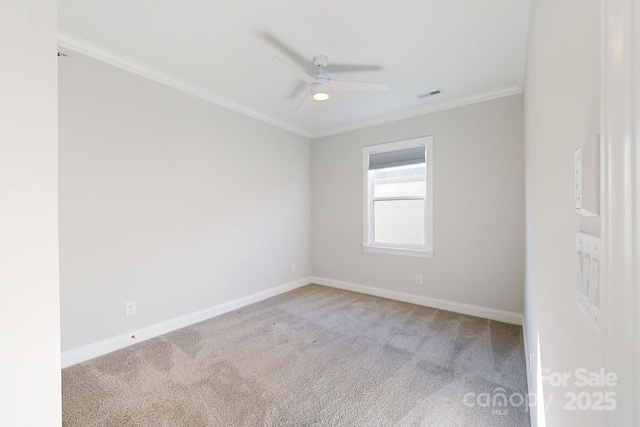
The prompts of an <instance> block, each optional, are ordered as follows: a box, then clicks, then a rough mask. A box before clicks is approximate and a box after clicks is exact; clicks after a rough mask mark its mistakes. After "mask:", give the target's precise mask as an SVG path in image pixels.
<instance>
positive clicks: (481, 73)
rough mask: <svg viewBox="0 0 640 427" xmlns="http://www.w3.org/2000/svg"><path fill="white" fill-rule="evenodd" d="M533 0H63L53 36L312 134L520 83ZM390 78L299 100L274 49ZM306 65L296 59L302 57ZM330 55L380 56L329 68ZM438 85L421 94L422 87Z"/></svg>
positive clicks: (348, 59)
mask: <svg viewBox="0 0 640 427" xmlns="http://www.w3.org/2000/svg"><path fill="white" fill-rule="evenodd" d="M529 2H530V0H481V1H478V0H400V1H398V2H393V1H381V0H373V1H372V0H324V1H304V0H268V1H266V0H235V1H223V0H218V1H212V0H189V1H175V0H59V2H58V8H59V12H58V13H59V22H58V25H59V40H60V45H61V46H62V50H64V51H65V52H66V53H68V54H73V50H75V51H78V52H82V53H85V54H88V55H90V56H93V57H96V58H99V59H102V60H105V61H107V62H110V63H112V64H114V65H117V66H120V67H122V68H125V69H129V70H131V71H134V72H137V73H139V74H142V75H145V76H147V77H150V78H153V79H155V80H157V81H161V82H163V83H166V84H169V85H171V86H174V87H177V88H179V89H182V90H185V91H187V92H190V93H193V94H195V95H198V96H201V97H203V98H206V99H209V100H211V101H213V102H216V103H218V104H222V105H224V106H227V107H230V108H232V109H235V110H238V111H241V112H243V113H245V114H248V115H250V116H253V117H256V118H259V119H261V120H264V121H267V122H269V123H273V124H275V125H277V126H280V127H283V128H286V129H289V130H292V131H294V132H296V133H299V134H301V135H304V136H307V137H318V136H322V135H328V134H332V133H336V132H341V131H345V130H349V129H355V128H358V127H362V126H367V125H371V124H376V123H382V122H385V121H389V120H395V119H399V118H404V117H410V116H415V115H418V114H422V113H425V112H429V111H435V110H439V109H443V108H450V107H452V106H456V105H462V104H466V103H471V102H476V101H480V100H485V99H491V98H494V97H497V96H503V95H508V94H512V93H518V92H521V91H522V87H523V75H524V61H525V48H526V35H527V26H528V21H529V19H528V4H529ZM318 54H325V55H327V56H328V57H329V66H328V67H327V70H326V71H327V73H328V74H329V75H330V76H331V77H332V78H333V79H335V80H357V81H367V82H381V83H387V84H388V85H389V86H390V88H391V90H390V91H388V92H340V93H334V94H333V96H332V97H331V99H330V100H329V101H326V102H323V103H318V102H313V103H309V104H306V105H305V106H303V108H302V109H301V110H300V111H298V113H297V114H294V111H295V109H296V107H297V106H298V104H299V103H300V101H301V100H302V99H303V97H304V96H305V91H306V92H308V89H306V88H305V89H304V91H303V92H298V93H297V94H296V96H295V97H290V95H291V93H292V91H294V89H295V88H296V87H297V85H298V80H297V79H296V78H295V77H293V76H292V75H291V74H289V73H287V72H286V71H285V70H284V69H283V68H282V67H280V66H278V64H277V63H275V62H273V61H272V58H273V57H274V56H278V57H280V58H282V59H285V60H286V61H289V62H291V63H293V64H295V65H297V66H298V67H300V68H305V70H307V71H308V72H310V73H312V64H311V61H312V58H313V57H314V56H315V55H318ZM302 58H304V59H306V60H307V63H306V64H305V63H300V59H302ZM332 63H335V64H337V63H348V64H362V65H377V66H379V69H378V70H369V71H359V72H348V73H345V72H337V71H333V72H332V69H331V64H332ZM438 89H439V90H441V91H442V94H440V95H437V96H433V97H428V98H424V99H419V98H418V97H417V95H418V94H422V93H425V92H430V91H434V90H438Z"/></svg>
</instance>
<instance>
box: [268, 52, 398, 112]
mask: <svg viewBox="0 0 640 427" xmlns="http://www.w3.org/2000/svg"><path fill="white" fill-rule="evenodd" d="M273 60H274V61H275V62H277V63H278V64H280V65H281V66H283V67H284V68H285V69H286V70H288V71H289V72H290V73H291V74H293V75H294V76H296V77H298V78H299V79H300V80H302V81H303V82H305V83H307V84H308V85H309V86H310V91H309V93H308V94H307V96H305V98H304V99H303V100H302V102H301V103H300V105H298V108H296V111H295V112H298V110H299V109H300V107H301V106H302V105H303V104H305V103H306V102H307V101H309V100H315V101H326V100H327V99H329V97H330V96H331V92H332V91H336V92H344V91H385V90H389V86H388V85H386V84H384V83H367V82H355V81H344V80H331V77H329V75H328V74H327V73H326V72H325V68H326V67H327V65H328V64H329V59H328V58H327V56H326V55H317V56H315V57H314V58H313V65H314V66H315V70H316V73H315V77H314V76H311V75H310V74H307V73H305V72H304V71H302V70H301V69H299V68H298V67H296V66H294V65H291V64H290V63H288V62H287V61H285V60H283V59H280V58H278V57H277V56H274V57H273Z"/></svg>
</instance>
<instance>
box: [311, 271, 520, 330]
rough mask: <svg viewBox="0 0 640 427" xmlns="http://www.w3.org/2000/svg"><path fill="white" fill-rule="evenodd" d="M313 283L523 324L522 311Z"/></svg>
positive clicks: (335, 283) (319, 280)
mask: <svg viewBox="0 0 640 427" xmlns="http://www.w3.org/2000/svg"><path fill="white" fill-rule="evenodd" d="M310 280H311V282H312V283H316V284H318V285H323V286H330V287H332V288H336V289H342V290H345V291H352V292H359V293H362V294H367V295H373V296H377V297H382V298H389V299H393V300H397V301H403V302H408V303H411V304H417V305H423V306H426V307H432V308H437V309H440V310H447V311H453V312H455V313H461V314H467V315H469V316H475V317H482V318H483V319H489V320H495V321H498V322H505V323H511V324H513V325H522V323H523V316H522V314H520V313H513V312H510V311H503V310H497V309H495V308H486V307H480V306H477V305H471V304H465V303H460V302H455V301H448V300H443V299H437V298H430V297H425V296H422V295H415V294H408V293H405V292H399V291H392V290H389V289H382V288H375V287H373V286H367V285H360V284H356V283H349V282H342V281H340V280H333V279H327V278H324V277H311V278H310Z"/></svg>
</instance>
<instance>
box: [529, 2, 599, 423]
mask: <svg viewBox="0 0 640 427" xmlns="http://www.w3.org/2000/svg"><path fill="white" fill-rule="evenodd" d="M599 22H600V2H599V1H596V0H588V1H585V0H568V1H563V2H557V1H553V0H541V1H535V2H533V9H532V16H531V33H530V39H529V55H528V65H527V79H526V87H525V94H526V96H525V123H526V126H525V127H526V161H527V166H526V169H527V178H526V181H527V218H528V220H527V280H526V308H525V318H526V326H527V339H528V347H529V351H530V352H531V353H532V355H533V359H532V363H531V365H532V367H533V372H532V377H533V378H534V380H535V381H534V382H533V384H532V386H533V387H532V389H531V390H530V391H531V392H533V393H536V394H537V395H538V399H539V400H540V399H541V398H542V397H543V396H544V398H545V399H549V398H550V397H551V396H552V395H553V396H554V397H553V398H552V401H551V402H552V403H551V405H550V407H549V408H548V409H547V412H546V425H549V426H569V425H571V426H574V425H575V426H577V425H579V426H597V425H598V426H599V425H604V416H605V414H604V413H603V411H579V410H577V411H571V410H564V409H563V407H564V405H565V403H567V399H566V398H565V397H564V393H565V392H571V391H573V392H580V391H584V389H582V390H581V389H579V388H576V387H575V386H574V385H573V384H574V381H573V380H571V381H570V382H569V387H568V388H562V387H552V386H551V385H550V384H549V383H548V382H547V381H544V382H542V381H541V378H540V370H541V369H549V370H550V372H570V373H572V374H573V373H574V372H575V370H576V369H577V368H587V369H589V370H595V371H597V370H598V369H599V367H600V366H602V352H603V348H602V344H601V338H600V334H599V333H598V332H597V331H596V329H595V328H594V326H593V325H592V324H591V323H590V321H589V319H588V318H587V317H586V316H585V315H584V313H582V312H581V309H580V308H579V307H578V306H577V304H576V302H575V296H576V295H575V283H576V273H575V264H574V262H575V258H574V257H575V255H574V253H575V252H574V251H575V235H576V232H578V231H580V230H582V231H587V232H590V233H594V234H599V232H600V223H599V221H600V218H595V219H589V220H587V219H585V218H583V217H581V216H580V215H579V214H578V213H576V212H574V210H573V200H574V199H573V197H574V193H573V192H574V166H573V159H574V150H575V149H576V148H577V147H578V146H579V145H580V144H582V143H583V142H585V141H587V139H588V138H590V137H591V136H592V135H593V134H595V133H598V132H599V131H600V100H599V94H600V85H599V78H600V69H599V62H600V41H599V40H600V39H599V34H600V33H599ZM538 339H539V343H540V345H539V347H538V345H537V342H538ZM539 383H543V389H541V388H540V387H539V385H538V384H539ZM534 415H537V416H538V421H539V422H540V425H545V424H543V423H544V421H545V420H544V417H545V416H544V415H543V413H542V412H540V410H538V411H537V412H536V411H534Z"/></svg>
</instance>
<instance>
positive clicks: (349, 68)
mask: <svg viewBox="0 0 640 427" xmlns="http://www.w3.org/2000/svg"><path fill="white" fill-rule="evenodd" d="M327 68H328V70H329V71H330V72H331V73H356V72H360V71H382V70H384V68H382V67H381V66H380V65H367V64H334V63H333V62H332V63H331V64H329V66H328V67H327Z"/></svg>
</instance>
